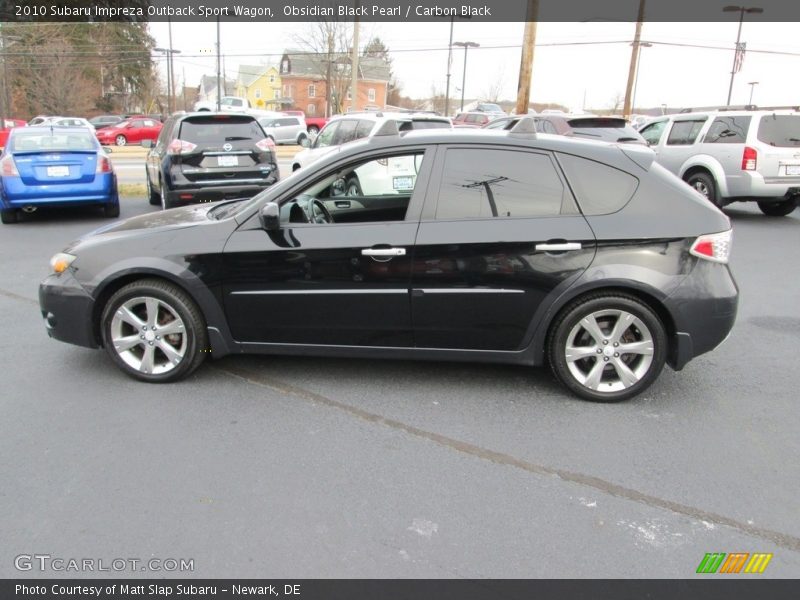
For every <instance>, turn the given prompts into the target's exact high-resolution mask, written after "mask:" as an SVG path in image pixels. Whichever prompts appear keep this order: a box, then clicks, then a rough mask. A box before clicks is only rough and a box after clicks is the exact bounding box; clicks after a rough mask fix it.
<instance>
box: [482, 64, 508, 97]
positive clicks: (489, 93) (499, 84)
mask: <svg viewBox="0 0 800 600" xmlns="http://www.w3.org/2000/svg"><path fill="white" fill-rule="evenodd" d="M505 79H506V68H505V66H504V65H500V67H499V68H498V69H497V71H496V72H495V74H494V77H493V78H492V79H491V80H490V81H489V82H488V84H487V86H486V87H485V88H484V89H483V92H482V95H483V98H484V99H485V100H488V101H489V102H497V101H498V100H500V94H502V93H503V87H504V85H505Z"/></svg>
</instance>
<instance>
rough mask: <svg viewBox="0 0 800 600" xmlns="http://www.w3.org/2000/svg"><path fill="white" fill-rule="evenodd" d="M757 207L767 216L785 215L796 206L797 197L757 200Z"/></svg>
mask: <svg viewBox="0 0 800 600" xmlns="http://www.w3.org/2000/svg"><path fill="white" fill-rule="evenodd" d="M758 208H759V209H761V212H762V213H764V214H765V215H767V216H768V217H785V216H786V215H788V214H790V213H791V212H793V211H794V209H795V208H797V198H789V199H788V200H781V201H780V202H764V201H759V202H758Z"/></svg>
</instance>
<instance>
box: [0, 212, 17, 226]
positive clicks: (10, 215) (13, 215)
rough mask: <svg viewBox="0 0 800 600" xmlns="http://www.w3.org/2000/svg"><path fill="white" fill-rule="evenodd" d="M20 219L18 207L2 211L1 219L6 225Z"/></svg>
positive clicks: (0, 213)
mask: <svg viewBox="0 0 800 600" xmlns="http://www.w3.org/2000/svg"><path fill="white" fill-rule="evenodd" d="M18 220H19V215H18V214H17V211H16V209H14V208H10V209H8V210H3V211H0V221H2V223H3V224H4V225H11V224H12V223H16V222H17V221H18Z"/></svg>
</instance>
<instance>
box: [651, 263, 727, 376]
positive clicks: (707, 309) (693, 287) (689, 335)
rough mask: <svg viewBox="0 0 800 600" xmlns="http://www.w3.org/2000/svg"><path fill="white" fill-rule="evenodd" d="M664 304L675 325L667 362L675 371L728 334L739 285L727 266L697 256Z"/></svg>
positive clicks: (710, 348) (718, 342) (714, 346)
mask: <svg viewBox="0 0 800 600" xmlns="http://www.w3.org/2000/svg"><path fill="white" fill-rule="evenodd" d="M664 304H665V306H666V308H667V309H668V310H669V312H670V314H671V315H672V317H673V320H674V324H675V332H674V334H673V338H672V340H671V342H672V344H671V352H670V356H669V357H668V363H669V365H670V366H671V367H672V368H673V369H675V370H676V371H679V370H680V369H682V368H683V367H684V366H685V365H686V363H688V362H689V361H690V360H692V359H693V358H695V357H697V356H700V355H701V354H705V353H706V352H710V351H711V350H713V349H714V348H716V347H717V346H719V345H720V344H722V342H724V341H725V339H726V338H727V337H728V335H729V334H730V332H731V330H732V329H733V325H734V323H735V322H736V312H737V310H738V306H739V288H738V286H737V285H736V282H735V281H734V279H733V276H732V275H731V272H730V270H729V269H728V266H727V265H721V264H717V263H713V262H710V261H706V260H702V259H697V265H696V266H695V268H694V269H693V270H692V273H691V274H689V275H688V276H687V277H686V278H685V279H684V280H683V282H682V283H681V285H680V286H679V287H678V289H677V290H675V292H673V293H672V294H671V295H670V296H669V298H667V300H666V301H665V302H664Z"/></svg>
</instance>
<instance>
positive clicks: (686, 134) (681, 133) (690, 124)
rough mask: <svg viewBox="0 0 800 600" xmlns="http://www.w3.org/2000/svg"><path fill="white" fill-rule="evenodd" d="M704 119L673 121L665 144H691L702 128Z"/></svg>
mask: <svg viewBox="0 0 800 600" xmlns="http://www.w3.org/2000/svg"><path fill="white" fill-rule="evenodd" d="M705 122H706V119H703V120H697V121H675V122H674V123H673V124H672V129H671V130H670V132H669V136H668V137H667V146H691V145H692V144H694V143H695V141H696V140H697V135H698V134H699V133H700V130H701V129H702V128H703V123H705Z"/></svg>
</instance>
